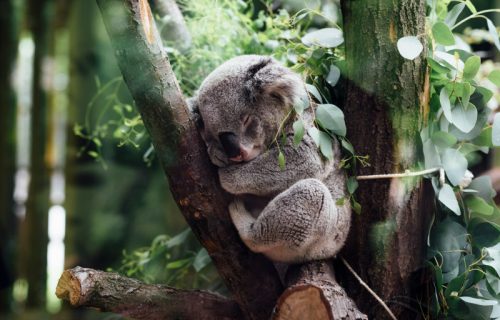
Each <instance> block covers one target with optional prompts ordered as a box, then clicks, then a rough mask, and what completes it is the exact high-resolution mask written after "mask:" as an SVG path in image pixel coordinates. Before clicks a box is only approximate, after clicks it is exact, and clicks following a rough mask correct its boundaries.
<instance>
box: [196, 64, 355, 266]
mask: <svg viewBox="0 0 500 320" xmlns="http://www.w3.org/2000/svg"><path fill="white" fill-rule="evenodd" d="M301 99H302V100H303V101H304V99H307V100H305V101H308V99H309V97H308V94H307V91H306V89H305V84H304V82H303V81H302V79H301V78H300V77H299V76H298V75H297V74H295V73H293V72H292V71H291V70H289V69H288V68H286V67H284V66H282V65H281V64H280V63H278V62H277V61H276V60H274V59H272V58H269V57H264V56H257V55H245V56H239V57H236V58H233V59H231V60H229V61H227V62H225V63H224V64H222V65H221V66H219V67H218V68H217V69H215V70H214V71H213V72H212V73H211V74H210V75H209V76H208V77H207V78H206V79H205V80H204V81H203V83H202V84H201V86H200V88H199V90H198V93H197V95H196V96H195V97H194V98H192V99H191V101H190V105H191V107H192V108H194V110H196V112H197V113H198V114H199V118H201V119H200V121H199V128H200V132H201V136H202V138H203V140H204V141H205V144H206V146H207V151H208V155H209V157H210V160H211V162H212V163H213V164H214V165H216V166H217V167H218V174H219V179H220V183H221V186H222V188H224V189H225V190H226V191H227V192H228V193H230V194H232V195H233V201H232V202H231V204H230V205H229V212H230V215H231V219H232V221H233V223H234V225H235V227H236V229H237V230H238V233H239V235H240V237H241V239H242V240H243V242H244V243H245V244H246V246H247V247H248V248H249V249H250V250H252V251H254V252H257V253H262V254H264V255H265V256H267V257H268V258H270V259H271V260H273V261H275V262H284V263H299V262H305V261H309V260H318V259H325V258H330V257H333V256H335V254H336V253H337V252H338V251H339V250H340V248H341V247H342V246H343V244H344V242H345V239H346V237H347V234H348V231H349V227H350V221H351V209H350V206H349V201H343V204H342V205H340V204H336V201H337V200H339V199H341V198H344V197H345V196H346V186H345V184H346V177H345V174H344V172H343V171H342V170H341V169H340V168H339V161H338V159H339V158H340V153H339V146H338V142H334V145H333V147H334V155H335V156H334V159H336V160H333V161H331V160H327V159H325V158H324V157H322V156H321V154H320V152H319V150H318V148H317V147H316V145H315V143H314V141H313V139H312V138H311V137H310V136H309V135H308V134H307V129H308V128H310V127H311V126H313V121H314V114H313V112H314V111H313V109H314V106H312V107H309V108H307V109H306V110H305V111H304V114H303V115H302V117H303V119H304V122H305V129H306V130H305V132H306V134H305V135H304V138H303V139H302V141H301V143H300V144H299V145H298V146H294V145H293V129H292V123H293V120H294V119H293V117H295V114H294V113H293V112H291V111H292V108H293V106H294V103H297V101H299V100H301ZM280 128H282V130H281V131H280ZM283 130H284V131H283ZM282 131H283V132H284V133H285V135H286V141H285V142H286V143H283V142H282V141H281V132H282ZM276 137H278V140H280V141H281V142H279V149H278V145H277V144H276ZM279 150H281V152H283V154H284V155H285V159H286V166H285V168H284V169H283V170H282V169H281V168H280V167H279V164H278V160H277V159H278V154H279ZM340 203H341V202H340Z"/></svg>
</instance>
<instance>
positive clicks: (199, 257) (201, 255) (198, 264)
mask: <svg viewBox="0 0 500 320" xmlns="http://www.w3.org/2000/svg"><path fill="white" fill-rule="evenodd" d="M210 261H211V260H210V256H209V255H208V252H207V250H206V249H204V248H203V249H201V250H200V251H198V253H197V254H196V257H194V261H193V267H194V269H195V270H196V272H200V271H201V270H202V269H203V268H205V267H206V266H207V265H208V264H209V263H210Z"/></svg>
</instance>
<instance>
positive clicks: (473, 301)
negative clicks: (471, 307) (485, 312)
mask: <svg viewBox="0 0 500 320" xmlns="http://www.w3.org/2000/svg"><path fill="white" fill-rule="evenodd" d="M460 300H462V301H464V302H466V303H470V304H476V305H479V306H494V305H496V304H498V302H497V301H495V300H485V299H479V298H473V297H464V296H462V297H460Z"/></svg>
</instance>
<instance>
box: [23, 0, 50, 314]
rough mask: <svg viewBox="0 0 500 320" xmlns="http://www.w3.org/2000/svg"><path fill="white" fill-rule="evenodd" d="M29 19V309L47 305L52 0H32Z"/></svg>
mask: <svg viewBox="0 0 500 320" xmlns="http://www.w3.org/2000/svg"><path fill="white" fill-rule="evenodd" d="M29 9H30V12H29V13H30V14H29V17H30V19H29V22H30V31H31V32H32V36H33V42H34V45H35V52H34V58H33V83H32V106H31V147H30V150H31V151H30V177H31V178H30V185H29V189H28V199H27V202H26V218H25V220H24V222H23V226H22V229H21V233H22V235H21V250H20V252H21V258H20V259H21V267H22V270H21V271H22V275H23V276H24V277H25V278H26V279H27V281H28V285H29V289H28V296H27V299H26V306H27V307H28V308H38V307H45V293H46V282H47V274H46V271H47V270H46V266H47V243H48V234H47V223H48V221H47V220H48V209H49V167H48V164H47V161H48V159H47V157H46V152H47V141H48V139H47V137H48V133H47V131H48V130H47V125H48V106H47V105H48V103H47V82H46V80H47V79H46V78H45V77H44V76H45V75H46V74H45V73H44V64H45V63H46V62H47V59H48V53H49V41H50V38H51V35H50V32H51V31H52V30H53V29H52V27H53V26H52V24H51V23H50V21H52V20H51V18H52V14H53V3H52V1H51V0H33V1H30V2H29Z"/></svg>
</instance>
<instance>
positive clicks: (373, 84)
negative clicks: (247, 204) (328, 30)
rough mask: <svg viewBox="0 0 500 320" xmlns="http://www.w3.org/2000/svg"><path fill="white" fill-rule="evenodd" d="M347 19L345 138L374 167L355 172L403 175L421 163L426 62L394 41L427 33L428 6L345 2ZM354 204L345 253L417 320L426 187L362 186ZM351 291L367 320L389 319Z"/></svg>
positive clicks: (405, 1) (400, 183) (403, 183)
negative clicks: (406, 55)
mask: <svg viewBox="0 0 500 320" xmlns="http://www.w3.org/2000/svg"><path fill="white" fill-rule="evenodd" d="M342 12H343V15H344V19H343V20H344V37H345V47H346V52H345V53H346V62H347V95H346V101H345V115H346V123H347V127H348V137H349V139H350V141H351V142H352V143H353V145H354V147H355V149H356V152H357V154H359V155H368V156H369V162H370V164H371V166H370V167H367V168H359V170H358V172H357V173H358V174H363V175H366V174H379V173H392V172H403V171H404V170H405V169H410V167H411V166H412V165H414V164H415V163H416V160H417V156H418V153H419V151H418V150H419V149H420V148H419V131H420V129H421V127H422V126H423V122H424V121H425V115H426V110H427V108H428V103H427V101H428V94H427V93H426V90H425V89H426V85H425V78H426V74H425V63H424V60H423V59H422V58H418V59H416V60H414V61H408V60H404V59H403V58H402V57H401V56H400V55H399V53H398V51H397V47H396V42H397V40H398V39H399V38H400V37H402V36H408V35H423V34H425V1H424V0H417V1H415V0H398V1H375V0H369V1H355V0H343V1H342ZM356 198H357V199H358V200H359V202H360V203H361V205H362V213H361V214H360V215H357V216H354V218H353V223H352V230H351V233H350V237H349V239H348V240H347V242H346V243H347V246H346V248H345V249H344V250H343V253H342V254H343V255H344V256H346V258H347V260H349V261H350V262H351V263H352V264H353V265H354V268H355V269H357V270H358V272H359V273H360V275H361V277H362V278H363V279H364V280H365V281H366V282H367V283H368V284H369V285H370V287H371V288H372V289H373V290H374V291H375V292H377V293H379V294H380V295H381V297H382V299H383V300H385V301H386V302H387V303H388V305H389V307H391V309H393V311H394V313H395V314H396V316H398V317H399V318H401V319H410V318H412V317H416V315H415V314H414V313H413V312H414V311H416V310H418V307H417V309H416V310H415V309H413V311H412V309H411V307H410V308H408V305H410V304H413V305H414V306H418V303H416V301H417V300H416V294H417V292H416V291H417V290H416V287H417V284H416V283H415V281H414V279H412V275H413V274H414V272H415V271H416V270H417V269H418V268H420V267H421V266H422V265H423V262H424V255H425V243H426V241H425V237H426V229H427V226H428V215H427V214H426V213H428V212H429V211H430V210H428V211H427V212H426V211H425V206H424V205H423V188H422V183H421V181H420V180H418V179H410V178H407V179H404V180H403V179H392V180H372V181H363V182H360V187H359V190H358V191H357V192H356ZM346 277H348V275H346ZM348 292H350V293H354V296H355V300H356V301H357V302H358V304H359V305H360V306H361V309H362V310H363V311H364V312H366V313H367V314H368V316H369V318H370V319H378V318H384V317H385V313H384V312H383V311H381V309H380V306H379V305H378V304H377V303H375V302H374V300H372V298H371V297H370V296H369V295H368V293H367V292H366V291H365V290H363V289H362V288H360V287H359V286H356V282H354V281H349V289H348ZM416 312H418V311H416Z"/></svg>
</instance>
